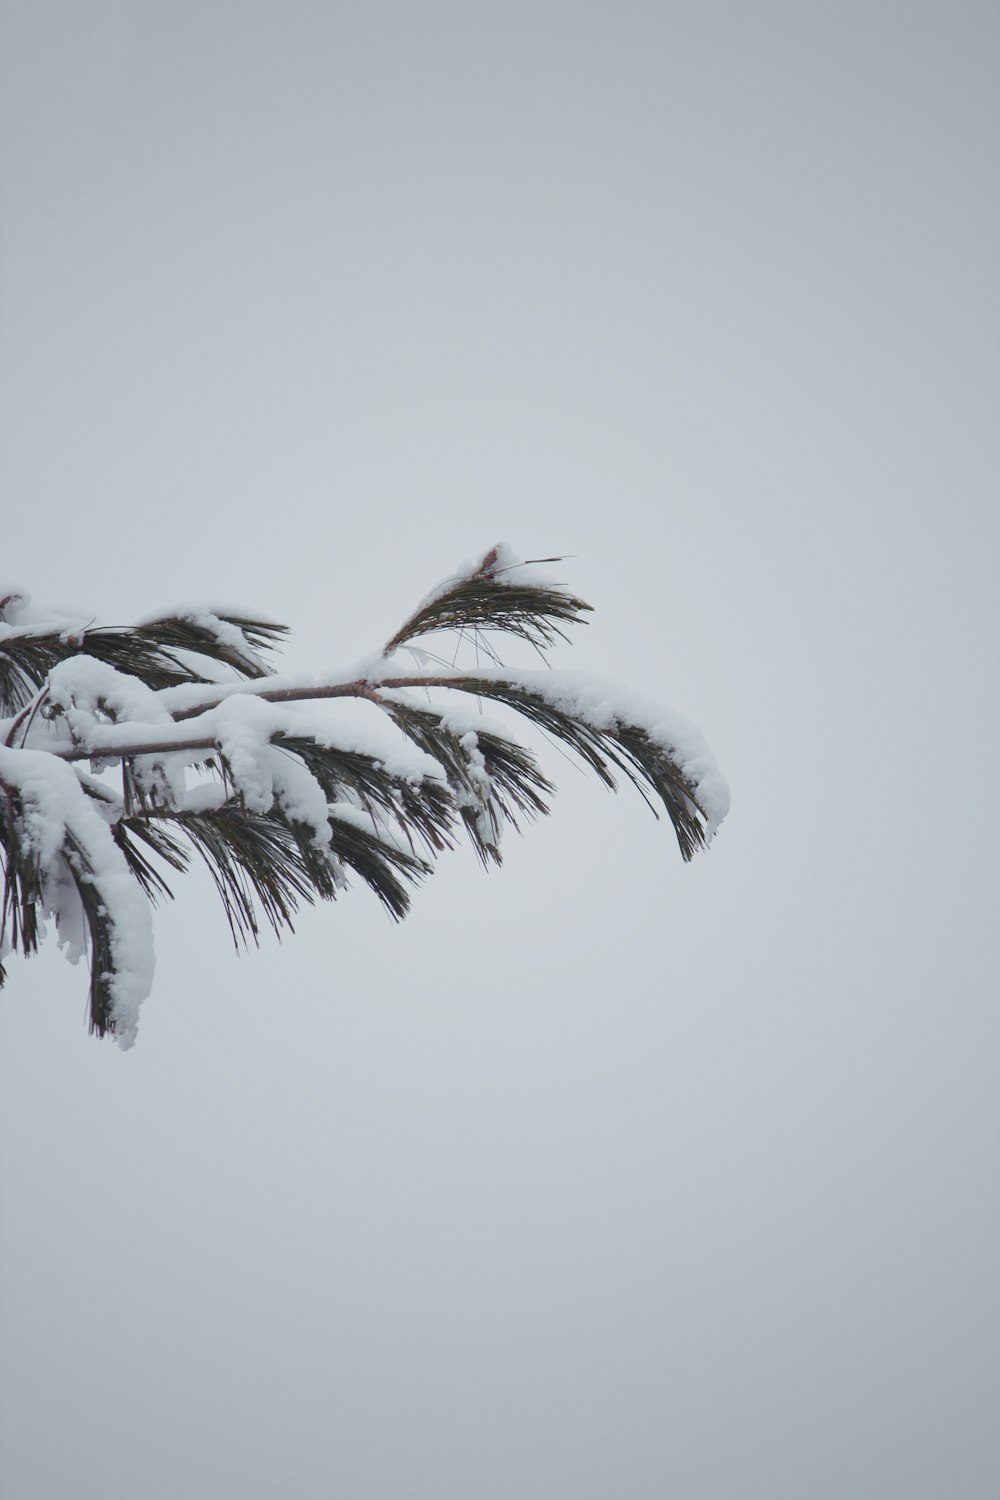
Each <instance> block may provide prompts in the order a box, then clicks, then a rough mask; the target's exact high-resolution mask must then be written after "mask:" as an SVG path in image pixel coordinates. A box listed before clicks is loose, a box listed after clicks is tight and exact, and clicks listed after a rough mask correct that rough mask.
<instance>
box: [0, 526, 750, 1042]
mask: <svg viewBox="0 0 1000 1500" xmlns="http://www.w3.org/2000/svg"><path fill="white" fill-rule="evenodd" d="M558 560H559V559H551V558H550V559H544V560H543V561H546V562H554V561H558ZM589 610H590V606H589V605H588V604H586V603H584V601H583V600H581V599H578V598H576V597H575V596H574V595H573V594H571V593H569V592H568V591H567V590H566V589H565V588H563V587H562V586H561V585H559V584H553V583H546V582H544V581H543V580H541V579H540V578H539V577H538V576H537V575H536V574H534V573H533V572H532V571H531V565H528V564H521V563H519V562H518V561H517V560H516V559H513V558H512V555H511V554H510V553H509V551H508V550H507V549H505V548H503V547H501V546H498V547H494V548H492V549H491V550H490V551H489V552H488V553H486V555H485V556H484V557H483V558H482V560H481V561H480V562H479V563H478V564H477V565H476V566H475V567H473V568H471V569H466V570H464V571H463V572H462V573H460V574H459V575H457V576H455V577H453V578H451V579H449V580H447V581H446V582H445V583H444V584H443V585H441V586H440V587H439V588H437V589H435V590H434V591H433V592H432V593H431V594H429V595H428V596H427V598H426V599H425V600H424V601H423V602H422V603H421V604H420V605H419V606H418V607H417V608H416V609H415V610H414V611H413V613H412V614H411V615H410V616H409V618H408V619H407V620H406V621H405V622H404V623H403V625H402V626H401V627H400V628H399V629H398V630H397V631H396V632H395V634H394V635H393V636H392V637H391V638H390V639H389V641H388V642H387V644H386V646H385V647H384V649H383V651H382V653H381V654H380V655H379V656H378V657H377V658H374V659H373V664H372V666H371V668H370V670H368V671H366V672H365V674H364V675H363V676H359V677H357V678H355V679H354V680H352V681H342V680H337V679H333V680H330V681H325V682H316V681H308V682H306V681H303V682H301V683H297V682H296V680H295V679H294V678H286V677H282V678H276V677H275V676H274V675H273V674H272V672H271V670H270V667H269V665H268V661H267V655H268V653H269V652H270V651H272V650H273V649H274V647H275V646H276V644H277V643H278V642H279V641H280V640H281V639H282V637H283V636H284V635H285V633H286V627H285V626H282V625H276V624H272V623H270V622H268V621H266V620H262V619H258V618H254V617H251V616H247V615H242V614H234V613H232V612H229V613H214V612H212V611H209V610H206V611H199V612H191V613H190V614H175V615H170V616H164V617H161V618H159V619H155V620H150V621H147V622H145V623H143V624H140V625H137V626H133V627H115V628H111V627H106V626H98V625H95V624H93V623H92V622H90V623H87V622H76V621H74V622H71V623H70V624H69V625H67V623H66V622H65V621H61V620H53V619H51V618H48V617H45V616H41V617H39V615H38V612H37V611H32V610H29V609H28V608H27V607H26V604H25V601H24V599H23V597H22V596H20V595H18V594H16V593H11V592H8V593H7V595H6V597H3V598H0V850H2V859H3V870H4V886H3V898H2V907H0V958H2V957H3V956H4V955H5V954H9V953H10V952H11V951H14V952H19V953H21V954H23V955H25V956H31V955H32V954H33V953H35V952H36V951H37V948H38V945H39V941H40V939H41V937H42V934H43V932H44V929H45V926H46V923H47V921H48V920H49V919H50V918H51V919H53V920H54V922H55V925H56V928H57V930H58V936H59V938H60V941H61V942H62V943H63V945H64V946H66V947H67V949H68V951H69V955H70V957H76V956H79V954H80V953H81V952H82V951H84V950H85V951H86V952H87V954H88V956H89V961H90V1027H91V1029H92V1030H93V1031H94V1032H96V1033H97V1034H98V1035H99V1036H104V1035H107V1034H112V1035H115V1036H117V1038H118V1040H119V1041H120V1042H121V1043H122V1045H125V1046H127V1045H131V1042H132V1041H133V1040H134V1035H135V1018H136V1013H137V1007H138V1001H139V1000H141V998H142V993H144V992H145V990H146V989H148V987H149V981H150V979H151V967H150V972H149V975H148V976H144V975H143V974H142V973H140V972H139V971H140V970H142V968H143V963H142V961H141V949H142V941H143V938H142V932H141V931H140V929H141V928H142V925H143V924H142V922H141V921H139V920H138V919H137V914H136V907H135V902H134V900H132V899H131V896H130V895H129V892H128V891H127V890H126V889H125V887H129V888H131V893H132V895H134V892H136V891H138V892H139V893H141V896H142V898H143V899H142V906H143V907H144V908H146V907H148V906H149V905H156V904H157V903H158V902H159V901H162V900H164V899H167V898H170V897H171V896H172V894H173V890H172V879H173V877H174V876H175V875H177V874H179V873H181V872H183V871H184V870H186V869H187V868H188V866H189V865H190V862H191V859H192V857H193V856H194V855H195V854H197V855H198V856H200V858H201V859H202V860H203V861H204V863H205V864H206V866H207V867H208V870H209V872H210V874H211V877H212V880H213V881H214V884H215V887H216V890H217V891H218V894H219V897H220V899H221V902H222V906H223V910H224V912H225V916H226V919H227V921H228V924H229V928H230V932H231V934H232V937H233V940H234V942H236V943H237V945H246V944H249V943H250V942H254V943H256V942H257V941H258V940H259V935H260V931H261V922H262V921H263V922H264V923H266V924H268V925H270V927H271V928H273V929H274V931H275V932H276V933H279V934H280V933H281V932H282V931H283V930H285V929H288V930H291V929H292V928H293V925H294V918H295V915H296V912H297V911H298V910H299V908H300V907H301V905H302V904H309V903H312V902H315V901H318V900H324V901H326V900H333V899H334V898H335V897H336V896H337V895H339V894H340V893H341V892H342V891H343V890H344V889H345V887H346V885H347V883H348V879H349V876H350V875H354V876H356V877H357V878H359V879H360V880H361V881H362V882H363V883H364V884H365V885H367V886H368V887H369V888H370V889H371V890H372V891H373V892H374V894H375V895H376V896H377V898H378V899H379V901H380V902H381V903H382V905H383V906H384V907H385V909H386V911H387V912H388V913H389V915H390V916H392V917H393V918H396V919H399V918H401V917H403V916H405V914H406V912H407V910H408V909H409V905H410V892H411V888H412V886H413V884H414V883H415V882H416V881H418V880H420V879H422V878H423V877H424V876H425V875H427V874H428V873H429V872H430V870H431V867H432V863H433V861H434V859H435V858H436V856H437V855H439V854H440V853H441V852H442V851H444V850H447V849H451V848H452V847H453V846H454V844H455V843H456V840H457V839H458V838H459V837H460V836H461V835H462V834H463V833H464V834H465V835H466V836H467V837H468V838H469V839H470V841H471V843H472V845H473V847H474V849H475V851H476V853H477V854H478V856H479V858H480V859H481V860H482V862H483V863H484V864H489V863H495V864H499V863H500V861H501V852H500V844H501V834H502V831H503V828H504V827H505V825H510V826H511V827H513V828H515V829H518V828H520V827H521V826H522V825H523V823H524V822H525V821H526V820H530V819H532V818H534V817H536V816H538V815H539V814H542V813H545V812H547V811H548V805H549V798H550V796H551V794H552V792H553V790H554V788H553V786H552V783H551V782H550V781H549V780H548V778H547V777H546V776H545V775H544V773H543V772H542V770H541V769H540V767H539V766H538V763H537V761H536V758H535V755H534V753H533V752H532V751H531V750H529V749H528V748H526V747H525V746H524V745H522V744H520V743H518V742H517V741H516V740H515V739H514V738H513V737H512V736H511V735H510V734H509V733H508V731H507V730H506V729H505V728H504V727H503V726H498V725H497V724H495V723H492V722H486V721H484V720H483V719H482V717H481V716H480V714H479V712H478V707H479V705H480V704H481V701H482V700H484V699H485V700H488V701H491V702H495V703H498V704H501V705H503V706H504V708H505V709H508V710H513V711H514V713H516V714H517V715H519V716H520V717H521V718H522V719H523V720H525V721H526V722H527V723H528V724H530V725H532V726H534V727H535V728H536V729H538V730H541V731H543V732H544V734H545V735H548V736H551V737H552V738H554V739H555V740H556V741H558V742H559V743H560V744H561V745H562V746H563V747H564V748H565V749H567V750H569V751H570V752H572V754H573V755H575V756H576V757H577V758H578V759H579V760H580V761H581V762H582V763H583V765H584V766H585V767H587V768H588V769H590V770H591V771H593V772H594V773H595V774H596V775H597V777H598V778H599V779H600V780H601V781H602V782H603V783H604V785H605V786H607V787H609V788H612V789H613V788H614V787H615V786H616V779H617V777H616V773H617V774H620V775H623V776H624V777H625V778H626V779H628V780H629V781H631V782H632V783H633V784H635V785H636V786H637V787H638V788H639V789H640V791H641V792H642V794H643V795H644V797H645V798H646V800H647V802H648V803H649V805H650V807H652V808H653V810H654V811H656V810H657V806H658V805H659V806H660V807H662V808H663V810H664V811H665V812H666V815H667V817H668V819H669V820H670V822H671V824H672V826H673V828H674V832H675V834H676V837H677V840H678V844H679V847H680V850H681V854H682V856H683V857H684V859H685V860H687V859H690V858H691V857H692V855H693V854H694V853H695V852H696V851H697V850H698V849H700V848H702V847H703V846H704V844H705V843H706V842H707V839H708V838H709V837H710V836H711V833H712V832H714V827H715V826H717V824H718V822H719V821H721V817H722V815H724V812H725V805H724V788H725V784H724V783H723V782H722V781H721V778H720V777H718V774H717V772H716V771H715V768H714V763H713V762H712V761H711V757H710V756H709V755H708V752H707V750H706V749H705V747H704V745H703V742H701V741H700V740H699V739H697V736H696V732H695V731H693V730H691V729H690V726H684V725H683V721H680V723H681V725H682V729H681V731H679V732H677V733H672V732H668V731H667V730H665V729H664V726H663V724H661V723H656V722H653V723H650V722H642V723H640V722H631V721H630V719H629V718H628V716H627V715H625V716H623V715H622V713H621V712H620V711H618V710H617V709H615V707H614V705H613V703H612V702H611V700H609V701H608V702H607V703H605V702H603V701H598V700H595V699H594V697H593V694H592V693H591V694H590V696H588V695H587V694H586V693H582V694H581V693H580V692H578V691H577V689H576V687H575V686H574V684H573V683H570V684H569V685H567V682H566V680H565V677H564V676H561V675H560V674H558V673H555V674H548V673H546V672H537V671H535V672H531V673H522V672H514V671H510V672H508V671H506V670H505V669H504V668H503V667H502V666H501V665H500V664H499V659H498V657H497V656H496V654H495V650H494V648H493V646H492V645H491V643H490V634H491V633H499V634H501V635H503V634H506V635H508V636H513V637H516V638H518V639H520V640H522V641H524V642H527V643H528V644H529V645H531V646H532V647H534V648H536V649H537V650H538V651H541V650H542V649H544V648H546V647H550V646H552V645H553V644H554V643H555V642H556V641H557V640H559V639H564V638H565V630H566V627H568V626H570V625H572V624H574V623H579V622H581V620H582V617H583V615H584V614H585V613H586V612H588V611H589ZM445 630H447V631H452V632H458V633H459V639H460V641H461V640H462V639H463V638H467V637H471V638H472V639H473V640H474V641H475V644H476V647H477V651H476V656H477V661H478V660H480V659H481V658H482V657H483V656H485V657H486V659H487V660H488V661H489V662H490V663H491V664H492V665H491V666H490V667H489V668H488V669H483V668H478V667H477V670H476V671H475V672H474V673H469V672H462V671H458V670H456V669H451V670H435V671H427V670H424V669H423V664H424V663H425V662H426V661H427V660H428V658H427V657H425V656H424V654H423V653H422V652H416V651H413V650H412V643H413V642H415V641H417V640H420V639H422V638H423V637H425V636H428V635H430V634H432V633H434V632H439V631H445ZM404 647H405V648H407V650H408V651H410V653H411V655H412V656H413V658H414V660H416V661H417V662H418V663H419V665H418V666H417V667H414V668H411V667H410V664H409V662H407V661H405V660H404V658H402V657H400V656H395V655H394V653H396V652H398V651H399V650H400V649H401V648H404ZM432 692H434V693H435V695H436V696H435V698H433V699H432V697H431V693H432ZM442 693H443V694H444V695H445V697H446V698H448V695H453V694H459V695H464V697H465V698H467V699H471V700H473V704H472V705H471V706H470V707H467V708H466V709H464V710H459V711H457V712H456V710H455V707H454V703H453V701H451V702H445V703H442V702H441V701H440V695H441V694H442ZM338 699H339V700H348V699H354V700H357V701H359V702H362V703H366V704H368V705H371V706H372V707H374V708H375V709H378V710H381V712H382V715H383V716H384V720H385V721H387V722H388V724H389V725H390V726H391V730H392V733H393V735H394V738H395V741H396V743H397V745H398V749H397V750H395V751H391V750H390V751H388V752H387V750H386V749H385V744H384V739H383V740H382V741H378V742H376V741H375V740H374V739H372V738H371V736H368V737H366V736H365V734H363V733H359V732H358V731H356V730H355V729H351V730H350V731H349V732H345V731H344V729H343V726H342V725H341V726H339V727H338V724H337V722H336V720H335V719H333V718H331V717H330V716H329V714H330V711H329V708H326V710H325V711H326V713H327V717H326V718H323V717H322V716H321V715H322V712H323V710H322V709H321V708H320V707H319V706H320V705H329V704H331V703H332V702H334V701H335V700H338ZM595 702H597V706H596V707H595ZM304 705H312V706H313V707H312V708H311V709H307V708H306V707H304ZM685 735H686V736H687V739H685ZM692 736H694V738H693V739H692ZM692 746H693V748H692ZM720 788H721V789H722V790H721V791H720ZM123 876H127V880H126V881H125V882H124V886H123V881H122V877H123ZM123 893H124V896H128V897H129V899H125V900H124V904H123ZM139 915H140V916H141V913H140V914H139ZM137 953H138V954H140V957H139V958H137V956H136V955H137ZM150 964H151V960H150ZM2 979H3V970H2V967H0V982H2Z"/></svg>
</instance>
